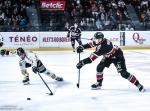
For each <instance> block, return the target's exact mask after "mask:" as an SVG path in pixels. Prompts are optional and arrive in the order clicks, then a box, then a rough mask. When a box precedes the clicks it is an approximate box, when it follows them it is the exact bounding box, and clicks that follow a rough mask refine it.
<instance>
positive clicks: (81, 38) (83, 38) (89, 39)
mask: <svg viewBox="0 0 150 111" xmlns="http://www.w3.org/2000/svg"><path fill="white" fill-rule="evenodd" d="M81 39H85V40H92V39H88V38H81Z"/></svg>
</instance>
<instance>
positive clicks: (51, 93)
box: [37, 72, 53, 95]
mask: <svg viewBox="0 0 150 111" xmlns="http://www.w3.org/2000/svg"><path fill="white" fill-rule="evenodd" d="M37 74H38V75H39V76H40V78H41V79H42V81H43V83H44V84H45V86H46V87H47V88H48V90H49V91H50V93H48V94H49V95H53V92H52V91H51V89H50V88H49V87H48V85H47V83H46V82H45V81H44V79H43V78H42V76H41V75H40V73H39V72H37Z"/></svg>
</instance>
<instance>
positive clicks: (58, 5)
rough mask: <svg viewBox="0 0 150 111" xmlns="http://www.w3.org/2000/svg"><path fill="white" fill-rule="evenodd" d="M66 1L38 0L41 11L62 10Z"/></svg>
mask: <svg viewBox="0 0 150 111" xmlns="http://www.w3.org/2000/svg"><path fill="white" fill-rule="evenodd" d="M65 4H66V1H61V0H52V1H51V0H40V5H41V10H64V9H65Z"/></svg>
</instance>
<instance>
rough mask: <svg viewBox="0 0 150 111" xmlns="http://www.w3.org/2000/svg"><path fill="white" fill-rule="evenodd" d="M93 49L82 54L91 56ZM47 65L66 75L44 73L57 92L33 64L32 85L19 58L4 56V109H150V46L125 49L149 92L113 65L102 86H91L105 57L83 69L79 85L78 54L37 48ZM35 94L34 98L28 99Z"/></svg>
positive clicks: (0, 75)
mask: <svg viewBox="0 0 150 111" xmlns="http://www.w3.org/2000/svg"><path fill="white" fill-rule="evenodd" d="M91 52H92V51H91V50H86V51H84V53H82V54H81V59H83V58H85V57H88V56H89V55H90V54H91ZM36 53H37V55H38V56H39V58H40V59H41V60H42V62H43V63H44V65H45V66H46V67H47V68H48V69H50V70H51V71H53V72H55V73H56V75H59V76H62V77H63V78H64V81H63V82H57V81H55V80H52V79H51V78H50V77H47V76H46V75H43V74H41V76H42V77H43V78H44V80H45V81H46V82H47V84H48V86H49V87H50V89H51V90H52V92H53V93H54V95H52V96H51V95H48V94H46V93H49V90H48V89H47V87H46V86H45V85H44V83H43V82H42V81H41V79H40V77H39V76H38V75H37V74H34V73H33V72H32V71H31V69H30V68H29V69H28V71H29V73H30V80H31V84H30V85H23V84H22V79H23V76H22V75H21V73H20V69H19V63H18V61H19V58H18V57H17V56H15V55H12V56H4V57H1V56H0V111H149V110H150V102H149V101H150V50H124V56H125V59H126V64H127V69H128V71H129V72H130V73H132V74H134V75H135V76H136V77H137V79H138V80H139V81H140V82H141V83H142V84H143V85H144V86H145V89H146V92H144V93H142V92H139V91H138V89H137V88H136V87H135V86H134V85H133V84H131V83H130V82H128V81H127V80H125V79H123V78H122V77H121V76H120V75H119V74H118V73H117V71H116V69H115V67H114V66H113V65H111V66H110V68H109V69H108V68H106V69H105V70H104V81H103V86H102V89H101V90H91V87H90V86H91V84H93V83H95V82H96V65H97V64H98V63H99V61H100V59H101V57H99V58H98V59H97V60H95V61H94V62H93V63H92V64H88V65H85V66H84V67H83V68H82V69H81V75H80V88H77V86H76V84H77V82H78V70H77V69H76V64H77V63H78V59H79V58H78V54H77V53H74V52H72V51H47V52H46V51H42V52H36ZM27 98H31V100H27Z"/></svg>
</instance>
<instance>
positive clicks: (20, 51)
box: [17, 47, 25, 56]
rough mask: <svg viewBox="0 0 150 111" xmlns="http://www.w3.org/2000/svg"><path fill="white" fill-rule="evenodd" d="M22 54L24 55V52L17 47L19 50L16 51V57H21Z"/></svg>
mask: <svg viewBox="0 0 150 111" xmlns="http://www.w3.org/2000/svg"><path fill="white" fill-rule="evenodd" d="M23 54H25V50H24V49H23V48H22V47H19V48H18V49H17V55H18V56H21V55H23Z"/></svg>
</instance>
